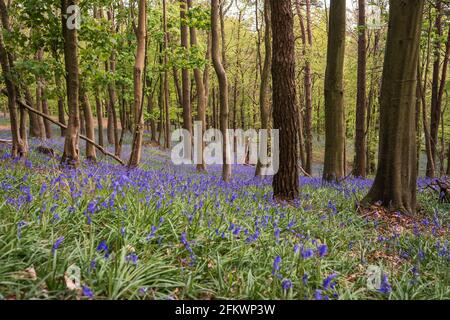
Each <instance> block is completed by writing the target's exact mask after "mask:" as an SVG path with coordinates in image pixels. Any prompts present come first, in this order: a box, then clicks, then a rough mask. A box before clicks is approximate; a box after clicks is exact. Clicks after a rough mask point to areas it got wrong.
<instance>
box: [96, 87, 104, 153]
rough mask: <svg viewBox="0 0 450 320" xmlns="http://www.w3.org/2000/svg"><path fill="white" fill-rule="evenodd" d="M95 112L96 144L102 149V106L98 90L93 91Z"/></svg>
mask: <svg viewBox="0 0 450 320" xmlns="http://www.w3.org/2000/svg"><path fill="white" fill-rule="evenodd" d="M95 112H96V113H97V130H98V144H99V145H101V146H102V147H103V146H104V144H105V141H104V137H103V131H104V129H103V106H102V100H101V98H100V91H99V90H98V89H96V91H95Z"/></svg>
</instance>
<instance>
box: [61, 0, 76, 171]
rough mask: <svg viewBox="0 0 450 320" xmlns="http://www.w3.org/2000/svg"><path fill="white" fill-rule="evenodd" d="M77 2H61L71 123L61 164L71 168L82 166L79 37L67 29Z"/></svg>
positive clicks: (69, 123)
mask: <svg viewBox="0 0 450 320" xmlns="http://www.w3.org/2000/svg"><path fill="white" fill-rule="evenodd" d="M77 4H78V1H77V0H61V16H62V19H61V20H62V30H63V31H62V32H63V36H64V61H65V69H66V86H67V106H68V108H69V121H68V127H67V131H66V139H65V143H64V153H63V156H62V158H61V163H62V164H65V165H67V166H70V167H78V166H79V165H80V150H79V134H80V132H79V131H80V108H79V104H78V103H79V97H78V96H79V79H78V77H79V69H78V35H77V30H76V29H75V28H71V29H69V28H68V27H67V8H68V7H69V6H71V5H77Z"/></svg>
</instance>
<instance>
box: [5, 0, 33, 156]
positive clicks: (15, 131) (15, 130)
mask: <svg viewBox="0 0 450 320" xmlns="http://www.w3.org/2000/svg"><path fill="white" fill-rule="evenodd" d="M0 10H1V15H2V16H3V15H6V14H7V12H6V6H5V3H4V2H3V0H2V1H0ZM4 20H5V19H3V17H2V24H3V30H8V31H9V22H8V21H4ZM6 23H8V24H6ZM0 63H1V65H2V71H3V77H4V81H5V84H6V90H7V91H8V109H9V120H10V124H11V136H12V147H11V156H12V157H13V158H17V157H20V158H21V157H26V155H27V150H26V145H25V143H24V141H23V139H22V137H21V135H20V125H19V118H18V114H17V105H16V97H17V94H18V93H17V90H16V86H15V85H14V82H13V80H12V74H11V71H12V70H11V69H12V66H11V63H12V56H11V55H10V54H8V53H7V51H6V48H5V45H4V42H3V34H2V33H0Z"/></svg>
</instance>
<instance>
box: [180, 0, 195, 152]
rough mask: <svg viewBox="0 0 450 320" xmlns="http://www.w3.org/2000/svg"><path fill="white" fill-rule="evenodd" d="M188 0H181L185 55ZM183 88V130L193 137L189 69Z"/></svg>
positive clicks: (185, 71) (184, 71) (189, 148)
mask: <svg viewBox="0 0 450 320" xmlns="http://www.w3.org/2000/svg"><path fill="white" fill-rule="evenodd" d="M186 1H187V0H180V29H181V46H182V47H183V48H184V50H185V54H186V55H188V54H189V26H188V24H187V22H186V17H187V15H186V13H187V2H186ZM181 87H182V94H183V101H182V103H183V129H185V130H187V131H189V133H190V134H191V136H192V115H191V91H190V90H191V78H190V75H189V69H188V68H187V67H183V68H182V70H181ZM191 145H192V141H188V142H187V143H186V144H185V148H187V149H188V150H186V153H187V155H189V157H191V156H192V152H191Z"/></svg>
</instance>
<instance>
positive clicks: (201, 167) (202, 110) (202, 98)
mask: <svg viewBox="0 0 450 320" xmlns="http://www.w3.org/2000/svg"><path fill="white" fill-rule="evenodd" d="M187 6H188V9H191V8H192V0H187ZM190 36H191V46H192V47H196V46H197V45H198V41H197V30H196V29H195V27H190ZM194 78H195V86H196V88H197V117H198V121H200V122H201V123H202V131H201V132H200V134H201V136H202V137H203V134H204V133H205V129H206V104H207V101H206V93H205V85H204V82H203V75H202V72H201V71H200V69H198V68H196V69H194ZM200 145H201V150H199V151H198V152H197V154H198V156H199V158H198V160H199V164H197V170H198V171H206V164H205V159H204V157H203V150H204V149H205V142H204V141H203V139H202V142H201V143H200Z"/></svg>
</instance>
